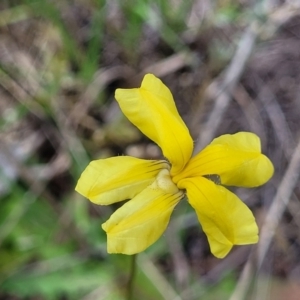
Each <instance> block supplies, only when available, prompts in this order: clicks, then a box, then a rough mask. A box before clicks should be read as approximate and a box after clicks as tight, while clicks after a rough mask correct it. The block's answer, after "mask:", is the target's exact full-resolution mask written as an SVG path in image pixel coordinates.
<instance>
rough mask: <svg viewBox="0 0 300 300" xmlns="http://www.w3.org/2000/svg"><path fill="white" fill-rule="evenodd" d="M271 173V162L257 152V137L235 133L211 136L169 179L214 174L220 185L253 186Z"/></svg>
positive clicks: (259, 148)
mask: <svg viewBox="0 0 300 300" xmlns="http://www.w3.org/2000/svg"><path fill="white" fill-rule="evenodd" d="M273 173H274V167H273V165H272V163H271V161H270V160H269V159H268V158H267V157H266V156H265V155H263V154H261V146H260V139H259V137H258V136H257V135H255V134H253V133H250V132H239V133H236V134H233V135H231V134H226V135H222V136H220V137H219V138H216V139H214V140H213V141H212V143H211V144H210V145H208V146H207V147H206V148H204V149H203V150H202V151H201V152H200V153H198V154H197V155H196V156H195V157H193V158H192V159H191V160H190V162H189V163H188V165H187V166H186V168H185V170H184V171H183V172H182V173H181V174H180V175H178V176H177V177H175V178H173V180H174V182H178V181H179V180H180V179H182V178H187V177H195V176H203V175H212V174H215V175H219V176H220V177H221V184H224V185H234V186H241V187H256V186H259V185H262V184H264V183H266V182H267V181H268V180H269V179H270V178H271V177H272V175H273Z"/></svg>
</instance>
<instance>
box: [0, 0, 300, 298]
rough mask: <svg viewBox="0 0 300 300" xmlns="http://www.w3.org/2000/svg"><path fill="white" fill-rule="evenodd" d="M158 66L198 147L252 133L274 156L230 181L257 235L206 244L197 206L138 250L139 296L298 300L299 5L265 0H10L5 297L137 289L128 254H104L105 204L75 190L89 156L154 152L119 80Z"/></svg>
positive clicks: (4, 45) (1, 197) (4, 65)
mask: <svg viewBox="0 0 300 300" xmlns="http://www.w3.org/2000/svg"><path fill="white" fill-rule="evenodd" d="M149 72H150V73H154V74H155V75H156V76H158V77H160V78H161V79H162V80H163V82H164V83H165V84H166V85H167V86H168V87H169V88H170V89H171V91H172V93H173V95H174V98H175V101H176V104H177V107H178V110H179V112H180V114H181V115H182V117H183V119H184V120H185V122H186V123H187V125H188V127H189V128H190V131H191V134H192V136H193V138H194V140H195V147H196V149H197V150H200V149H201V148H203V147H204V146H205V145H206V144H208V143H209V142H210V141H211V140H212V139H213V138H214V137H216V136H219V135H221V134H224V133H235V132H237V131H251V132H255V133H256V134H257V135H259V136H260V138H261V141H262V149H263V152H264V153H265V154H267V155H268V156H269V157H270V159H271V160H272V161H273V163H274V165H275V174H274V176H273V178H272V180H271V181H270V182H268V183H267V184H266V185H265V186H263V187H260V188H255V189H234V191H235V192H236V193H237V194H238V195H239V196H240V198H241V199H243V201H245V202H246V203H247V205H248V206H249V207H250V208H251V209H252V211H253V212H254V214H255V216H256V219H257V222H258V224H259V226H260V230H261V239H260V243H259V244H258V245H255V246H242V247H235V248H234V249H233V251H232V252H231V253H230V254H229V255H228V256H227V257H226V258H225V259H222V260H220V259H217V258H215V257H213V256H212V254H211V253H210V251H209V248H208V243H207V240H206V237H205V235H204V234H203V233H202V230H201V226H200V224H199V223H198V221H197V218H196V215H195V213H194V212H193V210H192V209H191V208H190V207H189V205H188V204H187V203H186V202H185V201H181V203H180V205H179V206H178V207H177V208H176V210H175V212H174V213H173V216H172V219H171V222H170V225H169V228H168V230H167V231H166V233H165V234H164V235H163V237H162V238H161V239H160V240H159V241H158V242H157V243H155V244H154V245H153V246H151V247H150V248H149V249H147V251H145V252H144V253H141V254H140V255H138V256H137V260H136V262H137V267H136V270H135V271H136V272H135V278H134V282H133V288H132V298H131V299H138V300H140V299H145V300H147V299H149V300H152V299H158V300H159V299H167V300H175V299H176V300H181V299H182V300H199V299H208V300H210V299H211V300H223V299H231V300H242V299H251V300H252V299H253V300H254V299H258V300H261V299H272V300H273V299H275V300H281V299H289V300H290V299H292V300H294V299H300V259H299V258H300V202H299V199H300V186H299V183H298V175H299V169H300V162H299V161H300V147H299V145H298V139H299V133H300V126H299V125H300V120H299V116H300V85H299V82H300V6H299V2H298V1H296V0H295V1H292V0H290V1H284V0H283V1H279V0H278V1H277V0H269V1H254V0H240V1H234V0H215V1H210V0H194V1H193V0H188V1H183V0H182V1H180V0H165V1H164V0H151V1H150V0H139V1H138V0H132V1H129V0H128V1H126V0H124V1H121V0H119V1H118V0H110V1H104V0H86V1H84V0H77V1H76V0H23V1H22V0H1V1H0V201H1V204H0V299H1V300H2V299H3V300H4V299H11V300H18V299H28V300H37V299H39V300H40V299H41V300H43V299H66V300H69V299H84V300H91V299H97V300H98V299H99V300H101V299H109V300H110V299H111V300H119V299H129V296H126V295H127V294H128V289H130V288H129V287H130V280H129V278H130V273H131V271H130V270H131V262H132V261H131V257H130V256H125V255H108V254H107V252H106V235H105V233H104V232H103V230H102V229H101V224H102V223H103V222H104V221H105V220H107V219H108V217H109V216H110V214H111V213H112V212H113V211H114V210H115V209H116V208H117V206H109V207H99V206H96V205H93V204H91V203H90V202H89V201H87V200H86V199H84V198H83V197H82V196H80V195H79V194H77V193H76V192H75V191H74V187H75V185H76V182H77V180H78V178H79V176H80V174H81V172H82V171H83V169H84V168H85V167H86V166H87V164H88V163H89V161H90V160H92V159H99V158H106V157H110V156H115V155H132V156H135V157H142V158H152V159H156V158H159V157H161V153H160V149H159V148H158V147H157V146H156V145H155V144H153V142H152V141H150V140H148V139H147V138H146V137H145V136H143V135H142V134H141V133H140V132H139V131H138V130H137V129H136V128H135V127H134V126H133V125H132V124H130V123H129V121H128V120H127V119H126V118H125V117H124V116H123V115H122V113H121V112H120V109H119V107H118V105H117V103H116V101H115V99H114V91H115V89H116V88H118V87H122V88H132V87H138V86H139V85H140V82H141V79H142V77H143V75H144V74H145V73H149Z"/></svg>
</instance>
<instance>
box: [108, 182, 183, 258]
mask: <svg viewBox="0 0 300 300" xmlns="http://www.w3.org/2000/svg"><path fill="white" fill-rule="evenodd" d="M161 180H162V182H161V183H163V184H164V182H163V181H164V180H165V179H161ZM172 185H173V184H172ZM168 189H169V191H168V192H166V189H165V188H164V186H161V184H160V183H158V182H157V181H155V182H154V183H153V184H152V185H151V186H148V187H147V188H146V189H144V190H143V191H142V192H141V193H140V194H138V195H137V196H136V197H134V198H133V199H131V200H129V201H128V202H126V203H125V204H124V205H123V206H122V207H121V208H119V209H118V210H117V211H116V212H115V213H114V214H112V215H111V217H110V218H109V220H108V221H107V222H105V223H104V224H103V225H102V228H103V229H104V230H105V231H106V232H107V252H108V253H123V254H135V253H139V252H141V251H143V250H145V249H146V248H148V247H149V246H150V245H152V244H153V243H154V242H155V241H157V240H158V238H159V237H160V236H161V235H162V234H163V232H164V231H165V229H166V227H167V225H168V223H169V219H170V216H171V213H172V211H173V209H174V207H175V205H176V204H177V203H178V202H179V200H180V199H181V198H182V197H183V193H182V192H181V191H179V190H178V189H177V187H176V186H175V185H173V186H172V187H171V190H170V187H167V190H168ZM173 189H175V190H173ZM170 191H172V192H174V193H170Z"/></svg>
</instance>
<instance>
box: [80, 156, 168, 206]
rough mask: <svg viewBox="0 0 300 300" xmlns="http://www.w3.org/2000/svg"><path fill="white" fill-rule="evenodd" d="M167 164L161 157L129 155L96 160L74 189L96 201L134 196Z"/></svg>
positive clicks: (108, 202) (116, 200) (111, 201)
mask: <svg viewBox="0 0 300 300" xmlns="http://www.w3.org/2000/svg"><path fill="white" fill-rule="evenodd" d="M167 168H169V166H168V164H167V163H166V162H165V161H162V160H160V161H159V160H144V159H138V158H134V157H130V156H118V157H111V158H106V159H99V160H94V161H92V162H91V163H90V164H89V165H88V166H87V168H86V169H85V170H84V171H83V173H82V174H81V177H80V178H79V180H78V183H77V186H76V188H75V190H76V191H77V192H78V193H80V194H81V195H83V196H85V197H86V198H88V199H89V200H90V201H92V202H94V203H96V204H101V205H108V204H111V203H115V202H119V201H122V200H125V199H131V198H133V197H135V195H137V194H138V193H139V192H140V191H142V190H143V189H144V188H145V187H146V186H148V185H150V184H151V183H152V182H153V181H154V180H155V177H156V175H157V174H158V173H159V172H160V171H161V170H162V169H167Z"/></svg>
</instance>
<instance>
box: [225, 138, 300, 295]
mask: <svg viewBox="0 0 300 300" xmlns="http://www.w3.org/2000/svg"><path fill="white" fill-rule="evenodd" d="M299 174H300V140H299V142H298V145H297V147H296V149H295V150H294V153H293V156H292V159H291V161H290V163H289V166H288V168H287V170H286V172H285V174H284V176H283V179H282V181H281V183H280V185H279V188H278V190H277V193H276V195H275V198H274V200H273V203H272V205H271V207H270V209H269V211H268V214H267V216H266V218H265V222H264V224H263V226H262V229H261V234H260V239H259V243H258V245H257V256H255V255H252V256H251V257H250V258H249V261H248V262H247V264H246V266H245V267H244V269H243V271H242V274H241V276H240V279H239V281H238V283H237V285H236V288H235V290H234V292H233V293H232V295H231V297H230V300H241V299H244V297H245V295H246V293H247V290H248V288H249V285H250V282H251V279H252V277H253V274H254V271H255V269H256V268H257V269H258V268H260V267H261V265H262V263H263V261H264V258H265V257H266V254H267V252H268V250H269V247H270V244H271V241H272V239H273V237H274V234H275V230H276V228H277V226H278V224H279V221H280V219H281V217H282V214H283V213H284V210H285V208H286V206H287V205H288V203H289V200H290V197H291V195H292V193H293V190H294V188H295V186H296V184H297V181H298V178H299ZM256 258H257V264H255V259H256Z"/></svg>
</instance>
